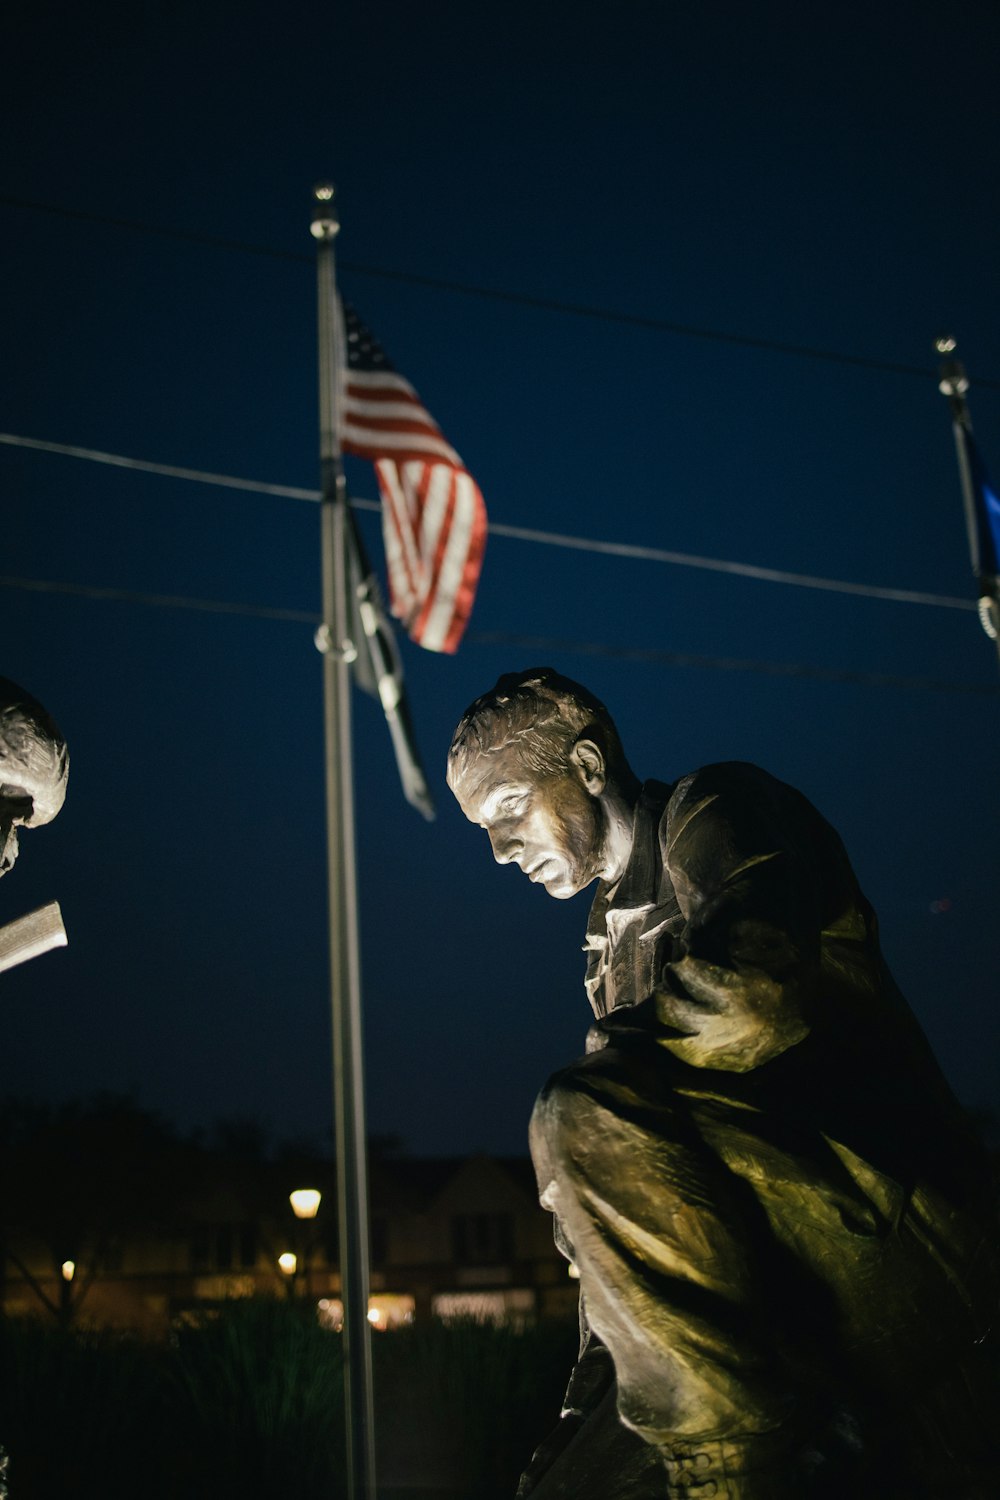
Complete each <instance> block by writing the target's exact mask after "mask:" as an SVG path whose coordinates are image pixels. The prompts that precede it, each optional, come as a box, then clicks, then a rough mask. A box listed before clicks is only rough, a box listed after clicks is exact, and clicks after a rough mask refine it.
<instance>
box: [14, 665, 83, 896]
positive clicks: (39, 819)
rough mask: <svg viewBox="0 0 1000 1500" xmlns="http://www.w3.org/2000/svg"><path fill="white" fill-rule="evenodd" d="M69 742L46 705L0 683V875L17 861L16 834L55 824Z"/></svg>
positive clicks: (66, 771) (62, 796) (63, 794)
mask: <svg viewBox="0 0 1000 1500" xmlns="http://www.w3.org/2000/svg"><path fill="white" fill-rule="evenodd" d="M68 776H69V753H68V751H67V749H66V741H65V740H64V739H63V737H62V735H61V734H60V732H59V730H58V728H57V727H56V725H55V723H54V721H53V720H52V718H51V717H50V715H49V714H48V713H47V712H46V711H45V709H44V708H43V707H42V705H41V704H40V703H39V702H37V700H36V699H34V698H32V696H31V694H30V693H26V692H25V691H24V689H23V688H20V687H18V685H17V683H15V682H9V681H8V680H7V678H6V677H0V875H6V873H7V871H8V870H9V869H10V868H11V867H12V865H13V863H14V861H15V859H16V858H17V830H18V828H38V827H39V826H40V825H41V824H43V823H51V821H52V819H53V818H54V817H55V815H56V813H57V812H58V811H59V809H60V808H61V807H62V805H63V802H64V801H65V798H66V781H67V778H68Z"/></svg>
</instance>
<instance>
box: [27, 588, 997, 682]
mask: <svg viewBox="0 0 1000 1500" xmlns="http://www.w3.org/2000/svg"><path fill="white" fill-rule="evenodd" d="M0 588H4V589H19V590H22V591H23V592H27V593H35V594H62V595H68V596H70V597H73V598H78V599H94V600H99V601H101V602H102V603H113V604H139V605H144V606H146V607H150V608H154V609H176V610H191V611H195V612H198V613H203V614H222V615H239V616H243V617H245V618H250V619H257V620H279V621H282V622H284V623H289V624H295V625H314V626H315V625H317V624H319V622H320V620H321V618H322V617H321V616H320V615H319V614H318V613H317V612H315V611H310V610H304V609H280V608H276V607H272V606H269V605H262V604H238V603H230V602H228V601H226V600H221V599H197V598H191V597H188V596H185V595H182V594H151V593H145V592H143V591H142V590H139V589H117V588H101V587H98V586H96V585H92V584H78V583H62V582H59V581H57V580H55V579H50V578H18V577H15V576H13V575H9V574H7V575H4V574H0ZM466 640H467V641H468V642H469V643H471V644H474V645H478V646H517V647H518V648H520V649H523V650H526V651H533V652H534V651H537V652H540V653H544V654H548V653H556V652H558V653H561V654H564V655H565V654H568V655H577V656H601V657H609V658H612V659H614V660H616V661H637V662H647V663H650V664H653V665H657V666H670V667H690V668H694V669H701V670H706V671H715V672H757V673H761V674H763V675H765V676H768V677H794V678H807V679H812V680H814V681H818V682H831V683H854V684H860V685H862V686H866V687H879V688H884V687H892V688H909V689H913V688H919V689H924V690H929V691H932V692H939V693H962V694H970V693H971V694H977V695H982V694H985V695H987V696H998V695H1000V684H993V683H975V682H949V681H947V680H945V679H943V678H935V677H900V676H896V675H893V674H892V673H888V672H854V671H849V670H847V669H846V668H837V667H817V666H811V665H810V664H809V663H807V662H777V661H759V660H752V659H748V658H743V657H736V656H702V655H699V654H695V653H692V652H689V651H667V650H661V649H659V648H657V647H641V648H640V647H632V646H613V645H608V644H605V643H602V642H599V641H575V640H562V639H555V638H553V637H550V636H537V635H519V634H516V633H514V632H510V631H503V630H497V631H469V633H468V635H467V636H466Z"/></svg>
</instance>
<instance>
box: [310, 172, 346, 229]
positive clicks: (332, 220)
mask: <svg viewBox="0 0 1000 1500" xmlns="http://www.w3.org/2000/svg"><path fill="white" fill-rule="evenodd" d="M333 194H334V187H333V183H332V182H317V184H316V186H315V187H314V188H313V202H314V204H315V207H314V209H313V216H312V223H311V224H310V226H309V228H310V231H311V233H312V236H313V238H314V239H317V240H332V239H333V237H334V235H335V234H336V233H337V230H338V229H339V228H340V220H339V219H338V217H337V211H336V209H335V208H334V206H333Z"/></svg>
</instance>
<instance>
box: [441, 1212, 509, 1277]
mask: <svg viewBox="0 0 1000 1500" xmlns="http://www.w3.org/2000/svg"><path fill="white" fill-rule="evenodd" d="M451 1244H452V1255H453V1258H454V1260H455V1261H456V1263H457V1264H458V1265H460V1266H483V1265H497V1264H506V1263H507V1262H509V1261H512V1260H513V1259H514V1216H513V1214H456V1215H455V1216H454V1218H453V1219H452V1221H451Z"/></svg>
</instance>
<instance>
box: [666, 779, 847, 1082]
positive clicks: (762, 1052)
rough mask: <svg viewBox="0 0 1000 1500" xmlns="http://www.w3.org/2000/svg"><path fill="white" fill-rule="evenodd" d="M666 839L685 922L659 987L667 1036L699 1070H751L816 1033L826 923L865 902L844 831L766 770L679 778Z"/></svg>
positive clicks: (670, 1046) (669, 808) (678, 1052)
mask: <svg viewBox="0 0 1000 1500" xmlns="http://www.w3.org/2000/svg"><path fill="white" fill-rule="evenodd" d="M660 838H661V853H662V856H663V861H664V869H665V871H666V873H667V874H668V875H669V877H670V880H671V882H672V884H673V888H674V892H675V894H676V898H677V901H678V904H679V907H680V911H681V915H682V917H683V922H684V925H683V927H682V929H681V931H680V932H679V934H678V935H677V936H676V938H675V939H674V942H673V948H672V953H671V956H670V957H669V959H668V960H667V962H666V963H665V965H664V967H663V970H662V973H661V976H660V979H659V982H658V985H657V989H656V994H655V1005H656V1016H657V1021H658V1023H659V1025H660V1027H661V1028H662V1031H661V1035H660V1038H659V1040H660V1041H661V1043H662V1045H664V1046H665V1047H667V1048H668V1049H669V1050H670V1051H672V1052H673V1053H674V1054H675V1055H676V1056H677V1057H679V1058H680V1059H681V1060H682V1061H684V1062H686V1063H688V1064H691V1065H693V1066H695V1067H707V1068H719V1069H723V1070H729V1071H732V1072H747V1071H749V1070H750V1069H752V1068H756V1067H759V1066H760V1065H761V1064H762V1063H765V1062H768V1061H770V1060H771V1059H772V1058H774V1057H777V1056H779V1055H780V1054H781V1053H782V1052H785V1051H787V1050H788V1048H789V1047H793V1046H795V1045H796V1043H798V1042H800V1041H802V1040H803V1039H804V1038H805V1037H806V1036H807V1035H808V1034H809V1032H810V1030H811V1029H812V1027H813V1025H814V1024H815V1021H816V1018H817V1012H818V1007H819V1004H820V972H821V946H822V938H823V932H824V928H826V927H828V926H829V925H830V924H831V923H833V922H834V921H836V920H837V919H838V918H839V919H840V920H843V913H844V911H854V910H856V909H857V907H858V906H859V904H860V903H861V902H862V901H863V898H862V897H861V895H860V892H859V891H858V890H857V886H856V882H855V881H854V878H853V875H852V872H851V869H850V865H849V864H848V862H847V857H846V855H845V854H844V851H843V846H842V845H841V843H840V840H839V839H838V838H837V835H836V834H835V833H834V831H833V829H832V828H830V827H829V825H828V824H826V823H825V822H824V820H823V819H822V818H821V817H820V815H819V814H818V813H817V812H816V811H815V809H814V808H813V807H812V806H811V804H809V803H808V802H807V801H806V799H805V798H804V797H801V796H800V794H799V793H797V792H794V791H793V790H792V788H790V787H787V786H784V785H783V783H781V782H779V781H776V780H775V779H774V778H773V777H770V776H768V775H767V773H766V772H763V771H760V770H758V769H757V768H756V767H755V766H749V765H735V764H734V765H720V766H710V767H708V768H706V769H705V770H703V771H699V772H696V773H695V775H693V776H690V777H687V778H686V779H685V780H684V781H682V782H680V783H679V784H678V786H677V788H676V789H675V791H674V794H673V795H672V797H671V799H670V802H669V804H668V806H667V809H666V812H665V814H664V818H663V821H662V823H661V827H660Z"/></svg>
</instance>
